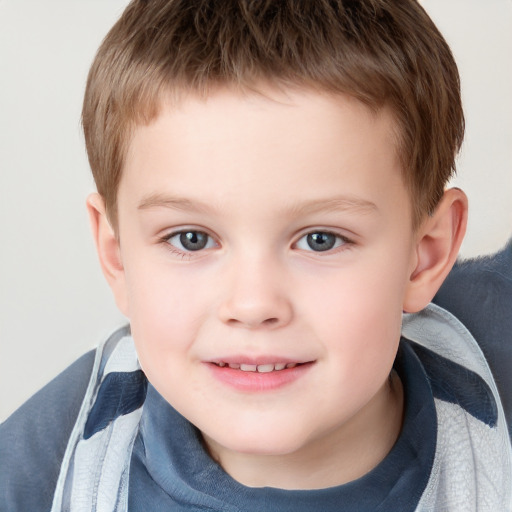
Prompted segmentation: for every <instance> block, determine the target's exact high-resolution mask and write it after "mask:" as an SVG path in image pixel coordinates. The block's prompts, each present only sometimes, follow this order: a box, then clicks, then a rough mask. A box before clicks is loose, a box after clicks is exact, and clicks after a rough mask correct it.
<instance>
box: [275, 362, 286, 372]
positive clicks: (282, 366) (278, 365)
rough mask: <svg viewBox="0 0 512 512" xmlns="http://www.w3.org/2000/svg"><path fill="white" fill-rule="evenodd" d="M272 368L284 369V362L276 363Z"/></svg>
mask: <svg viewBox="0 0 512 512" xmlns="http://www.w3.org/2000/svg"><path fill="white" fill-rule="evenodd" d="M274 368H275V369H276V370H284V369H285V368H286V365H285V364H284V363H277V364H275V365H274Z"/></svg>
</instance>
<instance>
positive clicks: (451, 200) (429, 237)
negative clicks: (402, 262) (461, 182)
mask: <svg viewBox="0 0 512 512" xmlns="http://www.w3.org/2000/svg"><path fill="white" fill-rule="evenodd" d="M467 216H468V200H467V197H466V194H464V192H462V190H460V189H457V188H453V189H450V190H447V191H446V192H445V193H444V195H443V197H442V199H441V201H440V202H439V205H438V206H437V208H436V210H435V212H434V214H433V215H432V216H429V217H427V219H426V220H425V221H424V223H423V224H422V226H421V227H420V228H419V229H418V233H417V237H416V242H415V258H416V262H415V263H416V264H415V268H414V270H413V272H412V274H411V276H410V278H409V282H408V284H407V289H406V293H405V298H404V304H403V310H404V311H405V312H407V313H414V312H416V311H419V310H421V309H423V308H424V307H425V306H426V305H427V304H428V303H429V302H430V301H431V300H432V299H433V297H434V295H435V294H436V292H437V290H439V288H440V286H441V284H443V281H444V280H445V278H446V276H447V275H448V273H449V272H450V270H451V269H452V267H453V264H454V263H455V260H456V259H457V254H458V253H459V249H460V246H461V244H462V240H463V238H464V234H465V232H466V225H467Z"/></svg>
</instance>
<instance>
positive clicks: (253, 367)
mask: <svg viewBox="0 0 512 512" xmlns="http://www.w3.org/2000/svg"><path fill="white" fill-rule="evenodd" d="M256 368H257V366H256V365H255V364H241V365H240V370H242V371H243V372H255V371H256Z"/></svg>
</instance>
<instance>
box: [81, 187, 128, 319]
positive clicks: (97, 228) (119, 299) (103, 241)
mask: <svg viewBox="0 0 512 512" xmlns="http://www.w3.org/2000/svg"><path fill="white" fill-rule="evenodd" d="M86 204H87V211H88V213H89V221H90V223H91V229H92V234H93V237H94V242H95V244H96V251H97V252H98V257H99V260H100V265H101V269H102V271H103V275H104V276H105V278H106V280H107V282H108V284H109V286H110V288H111V290H112V293H113V294H114V298H115V301H116V304H117V307H118V308H119V310H120V311H121V313H123V315H125V316H128V307H127V300H126V298H127V293H126V282H125V272H124V267H123V262H122V260H121V251H120V247H119V239H118V238H117V236H116V233H115V231H114V229H113V228H112V226H111V225H110V222H109V220H108V218H107V212H106V208H105V201H104V200H103V197H101V196H100V195H99V194H97V193H94V194H91V195H90V196H89V197H88V198H87V203H86Z"/></svg>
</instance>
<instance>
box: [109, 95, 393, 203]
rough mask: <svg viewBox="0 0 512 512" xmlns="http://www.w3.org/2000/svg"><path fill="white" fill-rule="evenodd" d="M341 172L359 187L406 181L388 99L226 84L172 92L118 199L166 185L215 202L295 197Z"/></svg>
mask: <svg viewBox="0 0 512 512" xmlns="http://www.w3.org/2000/svg"><path fill="white" fill-rule="evenodd" d="M390 178H392V179H390ZM334 182H336V183H339V185H340V187H339V192H340V193H343V194H346V195H349V196H350V195H352V196H354V197H355V196H358V195H361V196H364V195H368V190H365V187H366V188H368V187H367V186H368V185H370V184H372V187H370V188H372V194H374V195H375V194H376V193H377V192H378V191H379V190H384V189H388V190H389V189H390V188H391V189H392V188H393V187H395V188H396V186H397V183H398V182H399V183H401V177H400V165H399V159H398V158H397V155H396V137H395V124H394V121H393V116H392V115H391V113H390V112H389V111H388V110H387V109H386V108H382V109H380V110H379V111H378V112H374V111H372V110H370V109H369V108H368V107H366V106H365V105H363V104H362V103H361V102H359V101H357V100H355V99H354V98H351V97H349V96H342V95H339V94H337V95H331V94H327V93H321V92H318V91H312V90H304V89H276V88H261V89H259V90H258V91H257V92H242V91H235V90H233V89H228V88H222V89H219V90H216V91H214V92H212V93H210V94H209V95H207V96H206V97H201V96H199V95H196V94H187V95H181V96H180V98H179V99H178V100H177V99H176V98H175V97H171V96H170V95H169V96H168V97H166V98H164V101H162V104H161V108H160V111H159V114H158V116H157V117H156V118H155V119H154V120H153V121H152V122H151V123H149V124H148V125H142V126H137V127H136V128H135V130H134V133H133V138H132V140H131V143H130V145H129V148H128V152H127V155H126V160H125V167H124V170H123V177H122V179H121V184H120V189H119V195H120V198H119V199H120V201H122V200H123V199H122V196H123V195H125V196H126V195H127V194H128V195H129V196H130V199H131V200H132V201H135V200H137V201H139V203H140V201H141V200H142V201H144V200H145V199H147V197H149V196H151V195H155V194H159V193H161V192H163V191H164V190H163V189H166V188H167V189H168V190H167V192H171V191H172V194H173V195H182V194H184V195H185V196H186V198H187V199H193V198H190V197H189V196H190V194H192V195H194V194H199V195H203V196H204V197H201V198H200V199H201V200H206V201H207V202H210V203H215V202H222V201H223V200H225V199H226V197H232V196H233V195H234V194H236V195H237V196H239V197H240V198H244V200H245V201H249V202H250V201H252V200H254V201H257V200H258V194H261V193H262V191H264V193H265V194H267V195H275V200H276V201H281V200H282V199H283V197H287V198H288V199H290V201H293V200H298V199H300V198H301V197H302V196H307V197H305V199H308V198H314V196H315V195H322V194H325V192H326V189H329V188H331V187H332V186H333V183H334ZM256 184H257V185H258V186H255V185H256ZM376 185H377V186H376ZM379 187H380V188H379ZM383 187H384V188H383ZM171 189H172V190H171ZM202 189H204V190H203V191H202ZM283 191H285V192H286V194H285V195H284V194H283ZM203 192H204V194H203ZM370 195H371V194H370ZM135 196H136V197H135ZM141 197H142V199H141ZM198 199H199V198H198ZM368 201H373V199H368Z"/></svg>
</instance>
